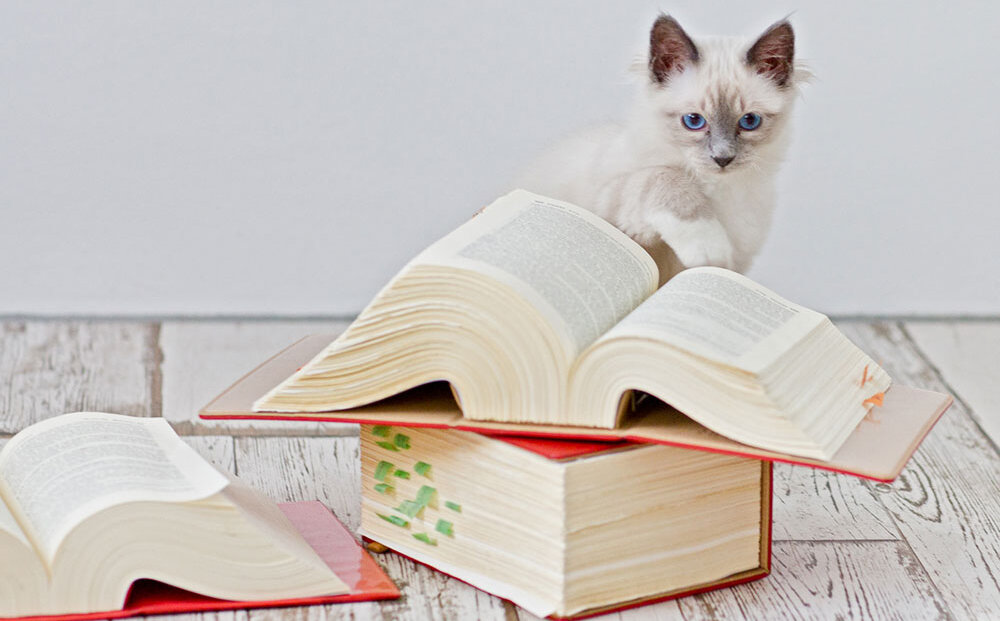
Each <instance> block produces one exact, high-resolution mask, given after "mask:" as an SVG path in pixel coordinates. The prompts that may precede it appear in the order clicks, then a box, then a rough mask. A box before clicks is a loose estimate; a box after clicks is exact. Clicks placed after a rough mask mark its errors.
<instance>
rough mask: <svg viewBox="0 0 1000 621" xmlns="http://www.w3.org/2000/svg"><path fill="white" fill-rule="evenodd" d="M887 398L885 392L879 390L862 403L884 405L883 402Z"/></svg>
mask: <svg viewBox="0 0 1000 621" xmlns="http://www.w3.org/2000/svg"><path fill="white" fill-rule="evenodd" d="M884 400H885V393H884V392H877V393H875V394H874V395H872V396H870V397H868V398H867V399H865V400H864V401H862V402H861V405H873V406H875V407H882V402H883V401H884Z"/></svg>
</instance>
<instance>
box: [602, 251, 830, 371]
mask: <svg viewBox="0 0 1000 621" xmlns="http://www.w3.org/2000/svg"><path fill="white" fill-rule="evenodd" d="M824 319H825V317H824V316H823V315H821V314H819V313H817V312H814V311H811V310H809V309H807V308H804V307H802V306H798V305H797V304H793V303H791V302H789V301H787V300H785V299H783V298H781V297H779V296H778V295H776V294H775V293H774V292H772V291H770V290H768V289H767V288H765V287H762V286H761V285H758V284H757V283H755V282H753V281H752V280H750V279H749V278H746V277H745V276H741V275H739V274H737V273H735V272H731V271H729V270H724V269H720V268H714V267H702V268H694V269H689V270H685V271H683V272H681V273H680V274H678V275H677V276H675V277H674V278H672V279H671V280H670V281H669V282H667V283H666V284H665V285H664V286H663V287H661V288H660V289H659V291H657V292H656V293H655V294H653V295H652V296H651V297H650V298H649V299H648V300H646V301H645V302H644V303H643V304H642V305H640V306H639V307H638V308H637V309H635V311H633V312H632V313H631V314H629V316H628V317H626V318H625V319H623V320H622V321H621V322H620V323H619V324H618V325H617V326H615V327H614V328H613V329H612V330H610V331H609V332H608V334H607V335H606V337H605V338H617V337H642V338H655V339H658V340H662V341H665V342H667V343H670V344H671V345H674V346H676V347H679V348H681V349H685V350H687V351H690V352H691V353H693V354H695V355H698V356H701V357H704V358H708V359H709V360H714V361H717V362H721V363H723V364H726V365H730V366H734V367H737V368H740V369H744V370H747V371H750V372H752V373H758V372H760V371H762V370H763V369H764V368H766V367H767V365H769V364H771V363H772V362H773V361H774V360H776V359H777V358H778V357H779V356H780V355H781V354H782V353H783V352H785V351H787V350H788V348H790V347H791V346H792V345H793V344H795V343H796V342H797V341H798V340H799V339H801V338H802V337H804V336H805V335H806V334H808V333H809V331H810V330H812V329H813V328H815V327H816V326H817V325H819V324H820V323H821V322H822V321H824Z"/></svg>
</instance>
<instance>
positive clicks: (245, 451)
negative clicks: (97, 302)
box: [0, 321, 1000, 621]
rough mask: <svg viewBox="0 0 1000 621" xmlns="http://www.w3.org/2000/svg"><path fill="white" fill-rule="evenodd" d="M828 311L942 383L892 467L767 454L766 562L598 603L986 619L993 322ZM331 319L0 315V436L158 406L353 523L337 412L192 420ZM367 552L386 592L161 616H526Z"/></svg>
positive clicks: (994, 533)
mask: <svg viewBox="0 0 1000 621" xmlns="http://www.w3.org/2000/svg"><path fill="white" fill-rule="evenodd" d="M838 325H839V326H840V327H841V329H843V330H844V331H845V333H846V334H847V335H848V336H849V337H850V338H852V339H853V340H854V341H855V342H856V343H858V345H860V346H861V347H862V348H863V349H865V350H866V351H868V352H869V353H871V354H872V355H873V357H875V358H876V359H877V360H881V361H883V362H884V364H885V366H886V367H887V368H888V369H889V371H890V373H891V374H892V375H893V376H894V377H895V378H896V379H897V381H900V382H902V383H906V384H910V385H915V386H918V387H924V388H929V389H933V390H953V391H954V392H955V393H956V396H957V397H958V401H957V402H956V404H955V406H954V407H953V408H952V410H951V411H949V412H948V413H947V414H946V415H945V417H944V418H943V419H942V421H941V422H940V423H939V424H938V426H937V427H936V428H935V429H934V430H933V431H932V433H931V434H930V436H928V438H927V440H926V441H925V443H924V445H923V446H922V447H921V449H920V450H919V451H918V452H917V454H916V456H915V457H914V459H913V460H911V462H910V464H909V465H908V467H907V468H906V470H905V471H904V473H903V475H902V476H901V477H900V478H899V479H898V480H897V481H896V482H894V483H893V484H891V485H887V484H875V483H871V482H866V481H861V480H858V479H855V478H852V477H848V476H844V475H838V474H833V473H829V472H823V471H816V470H810V469H807V468H800V467H793V466H787V465H778V466H776V468H775V479H774V483H775V485H774V494H775V496H774V520H775V523H774V538H775V544H774V556H773V567H774V572H773V573H772V575H771V576H769V577H767V578H765V579H763V580H760V581H757V582H753V583H750V584H745V585H740V586H737V587H734V588H730V589H724V590H718V591H712V592H709V593H704V594H701V595H695V596H691V597H686V598H683V599H680V600H675V601H670V602H664V603H661V604H657V605H653V606H646V607H642V608H637V609H633V610H629V611H625V612H621V613H615V614H610V615H605V616H603V617H598V619H607V620H615V621H675V620H682V619H683V620H687V621H694V620H718V621H721V620H730V619H732V620H751V619H753V620H756V619H864V620H868V619H874V620H881V619H905V620H909V619H970V620H972V619H1000V583H998V577H997V576H998V575H1000V455H998V454H997V450H996V444H995V440H996V438H997V437H998V435H997V434H998V432H1000V421H998V418H1000V362H998V356H997V354H995V353H994V352H995V351H998V350H1000V322H992V323H991V322H937V323H923V322H908V323H906V324H905V325H903V324H901V323H898V322H892V321H889V322H866V321H852V322H841V323H840V324H838ZM343 327H344V325H343V324H342V323H341V324H337V323H333V322H330V323H325V322H297V321H273V322H272V321H247V322H227V321H172V322H165V323H163V324H160V323H157V322H121V321H116V322H78V321H27V322H25V321H7V322H0V435H2V434H6V435H9V434H11V433H14V432H16V431H18V430H20V429H22V428H23V427H24V426H26V425H28V424H31V423H32V422H35V421H38V420H41V419H43V418H46V417H49V416H53V415H56V414H60V413H63V412H66V411H71V410H73V409H94V410H105V411H113V412H125V413H129V414H135V415H141V416H159V415H162V416H164V417H165V418H166V419H167V420H168V421H170V422H171V423H172V424H173V425H174V426H175V428H176V429H177V430H178V431H179V432H180V433H181V434H182V435H184V436H185V439H186V441H187V442H189V443H190V444H191V445H192V446H193V447H194V448H195V449H196V450H197V451H198V452H199V453H201V454H202V455H204V456H205V457H206V458H207V459H208V460H209V461H211V462H212V463H214V464H216V465H217V466H218V467H219V468H222V469H224V470H227V471H230V472H236V473H238V475H239V476H240V477H241V478H242V479H243V480H244V481H246V482H247V483H249V484H251V485H253V486H255V487H257V488H258V489H260V490H262V491H263V492H265V493H266V494H268V495H269V496H271V497H272V498H274V499H275V500H278V501H284V500H312V499H319V500H321V501H322V502H323V503H324V504H326V505H327V506H328V507H330V508H331V509H332V510H333V511H334V512H335V513H336V515H337V516H338V517H339V518H340V519H341V520H342V521H343V522H344V523H345V524H347V525H348V527H349V528H351V529H352V530H355V529H356V528H357V525H358V519H359V503H360V499H359V488H358V481H357V466H358V464H357V438H356V437H355V430H354V429H355V428H354V427H353V426H349V425H334V424H328V425H323V424H315V423H302V424H288V423H271V424H265V425H261V424H259V423H246V422H239V421H220V422H217V423H206V422H204V421H199V420H197V418H196V412H197V410H198V408H200V407H201V406H202V405H204V403H205V402H207V401H208V400H210V399H211V398H212V397H214V396H215V395H216V394H217V393H218V392H220V391H221V390H222V389H224V388H225V387H226V386H228V385H229V384H231V383H232V382H233V381H234V380H235V379H236V378H238V377H239V376H240V375H242V374H243V373H245V372H246V371H248V370H250V369H251V368H252V367H254V366H256V364H258V363H259V362H262V361H263V360H264V359H265V358H267V357H268V356H270V355H271V354H273V353H275V352H277V351H278V350H279V349H281V348H282V347H284V346H285V345H287V344H290V343H291V342H292V341H294V340H295V339H297V338H299V337H300V336H303V335H305V334H308V333H314V332H317V331H334V332H336V331H338V330H340V329H342V328H343ZM984 429H985V430H986V431H987V432H988V433H990V434H992V435H993V438H994V441H993V442H991V441H990V439H989V438H988V437H987V436H986V435H984V433H983V431H982V430H984ZM275 436H280V437H275ZM3 442H4V441H3V440H2V439H0V446H2V444H3ZM376 558H377V560H378V562H379V563H380V564H381V565H382V566H383V567H384V568H385V569H386V571H387V572H388V573H389V574H390V576H391V577H392V578H393V579H394V580H395V581H396V582H397V584H398V585H399V586H400V588H401V590H402V591H403V594H404V596H403V598H401V599H400V600H397V601H394V602H376V603H358V604H343V605H331V606H314V607H304V608H284V609H272V610H255V611H250V612H245V611H243V612H232V613H221V614H206V615H181V616H173V617H163V619H165V620H166V619H183V620H185V621H189V620H190V621H195V620H197V621H208V620H209V619H219V620H222V619H225V620H230V619H233V620H237V619H239V620H245V619H254V620H258V619H273V620H276V621H284V620H291V619H301V620H303V621H305V620H313V619H384V620H389V619H403V620H413V621H419V620H423V619H440V620H448V621H450V620H453V619H455V620H464V619H497V620H501V619H502V620H505V621H512V620H514V619H532V618H533V617H532V616H531V615H530V614H528V613H526V612H525V611H523V610H521V609H519V608H517V607H515V606H513V605H512V604H509V603H507V602H503V601H501V600H499V599H497V598H495V597H493V596H491V595H489V594H486V593H483V592H481V591H478V590H476V589H473V588H471V587H469V586H467V585H465V584H462V583H461V582H458V581H457V580H454V579H451V578H448V577H446V576H444V575H442V574H439V573H438V572H435V571H433V570H431V569H428V568H426V567H423V566H418V565H416V564H414V563H412V562H411V561H409V560H407V559H405V558H402V557H400V556H398V555H395V554H393V553H391V552H390V553H385V554H380V555H376Z"/></svg>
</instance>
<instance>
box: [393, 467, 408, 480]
mask: <svg viewBox="0 0 1000 621" xmlns="http://www.w3.org/2000/svg"><path fill="white" fill-rule="evenodd" d="M392 476H394V477H399V478H400V479H409V478H410V473H409V472H407V471H406V470H398V469H397V470H396V471H395V472H393V473H392Z"/></svg>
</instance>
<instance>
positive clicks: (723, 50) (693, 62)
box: [647, 15, 795, 175]
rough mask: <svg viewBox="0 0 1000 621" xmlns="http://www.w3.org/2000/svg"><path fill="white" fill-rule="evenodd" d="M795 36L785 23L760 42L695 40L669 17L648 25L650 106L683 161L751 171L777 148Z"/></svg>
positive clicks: (698, 167) (705, 169) (708, 170)
mask: <svg viewBox="0 0 1000 621" xmlns="http://www.w3.org/2000/svg"><path fill="white" fill-rule="evenodd" d="M794 51H795V35H794V33H793V31H792V27H791V25H790V24H789V23H788V22H785V21H782V22H778V23H777V24H775V25H774V26H771V27H770V28H769V29H768V30H767V31H766V32H765V33H764V34H763V35H761V36H760V38H758V39H757V40H756V41H754V42H752V43H750V44H748V43H746V42H744V41H740V40H737V39H710V40H705V41H701V42H699V43H698V44H697V45H696V44H695V43H694V42H693V41H692V40H691V39H690V38H689V37H688V35H687V34H686V33H685V32H684V30H683V29H682V28H681V27H680V24H678V23H677V21H676V20H674V19H673V18H672V17H668V16H666V15H661V16H660V17H659V18H658V19H657V20H656V23H655V24H653V28H652V30H651V31H650V47H649V65H648V75H649V88H648V89H647V93H648V97H649V102H647V103H648V104H649V106H648V108H647V109H648V111H649V112H650V113H651V114H652V115H654V117H655V122H654V125H655V127H656V131H657V132H658V133H660V134H661V135H660V136H659V137H661V138H662V139H664V140H667V141H669V142H670V143H671V145H673V147H674V150H675V151H676V152H678V153H679V155H680V156H681V157H682V158H683V160H684V163H685V165H686V166H687V167H688V168H689V169H691V170H693V171H695V172H699V173H702V174H707V175H720V174H731V173H732V172H734V171H737V170H753V169H755V168H758V167H759V166H760V163H761V162H765V161H770V160H771V159H772V158H769V157H768V151H769V150H770V149H777V148H779V147H780V144H779V143H780V142H781V139H782V136H783V134H784V132H783V129H784V127H785V125H786V123H787V117H788V116H789V114H790V111H791V104H792V102H793V100H794V96H795V88H794V78H795V75H794Z"/></svg>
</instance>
